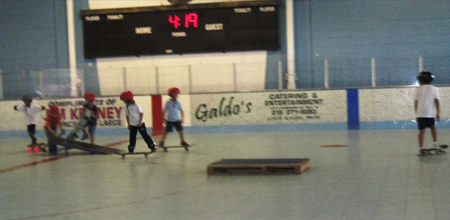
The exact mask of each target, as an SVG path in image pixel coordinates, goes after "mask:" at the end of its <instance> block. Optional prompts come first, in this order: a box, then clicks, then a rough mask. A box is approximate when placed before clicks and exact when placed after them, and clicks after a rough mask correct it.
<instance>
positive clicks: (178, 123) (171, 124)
mask: <svg viewBox="0 0 450 220" xmlns="http://www.w3.org/2000/svg"><path fill="white" fill-rule="evenodd" d="M173 127H175V129H177V131H182V130H183V126H181V121H167V122H166V129H164V131H165V132H172V130H173Z"/></svg>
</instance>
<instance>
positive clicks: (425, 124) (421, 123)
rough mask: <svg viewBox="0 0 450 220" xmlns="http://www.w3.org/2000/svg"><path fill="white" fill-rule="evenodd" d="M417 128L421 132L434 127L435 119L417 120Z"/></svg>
mask: <svg viewBox="0 0 450 220" xmlns="http://www.w3.org/2000/svg"><path fill="white" fill-rule="evenodd" d="M417 127H418V128H419V130H423V129H425V128H432V127H434V118H417Z"/></svg>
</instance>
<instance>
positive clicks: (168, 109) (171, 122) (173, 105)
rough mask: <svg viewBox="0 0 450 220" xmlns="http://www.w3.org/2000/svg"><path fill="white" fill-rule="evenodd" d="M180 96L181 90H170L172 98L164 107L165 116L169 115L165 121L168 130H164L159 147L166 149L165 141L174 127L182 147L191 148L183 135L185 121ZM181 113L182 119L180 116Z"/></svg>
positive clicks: (169, 93)
mask: <svg viewBox="0 0 450 220" xmlns="http://www.w3.org/2000/svg"><path fill="white" fill-rule="evenodd" d="M179 94H180V90H179V89H178V88H170V89H169V92H168V95H169V96H170V100H169V101H167V102H166V106H165V107H164V113H163V115H166V113H167V119H164V121H165V122H166V128H165V129H164V134H163V136H162V138H161V141H160V142H159V146H161V147H164V141H165V139H166V136H167V133H170V132H172V130H173V127H175V129H176V130H177V131H178V134H179V136H180V140H181V146H189V144H188V143H187V142H186V141H184V134H183V126H182V124H183V121H184V112H183V107H182V106H181V103H180V101H178V100H177V99H178V95H179ZM178 112H180V114H181V118H180V116H179V114H178Z"/></svg>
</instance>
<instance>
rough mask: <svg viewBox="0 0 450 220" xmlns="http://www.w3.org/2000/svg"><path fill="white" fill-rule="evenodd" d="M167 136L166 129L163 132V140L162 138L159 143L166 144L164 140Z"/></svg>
mask: <svg viewBox="0 0 450 220" xmlns="http://www.w3.org/2000/svg"><path fill="white" fill-rule="evenodd" d="M166 137H167V132H166V131H164V133H163V135H162V137H161V140H160V144H159V145H161V142H162V143H163V144H164V140H166Z"/></svg>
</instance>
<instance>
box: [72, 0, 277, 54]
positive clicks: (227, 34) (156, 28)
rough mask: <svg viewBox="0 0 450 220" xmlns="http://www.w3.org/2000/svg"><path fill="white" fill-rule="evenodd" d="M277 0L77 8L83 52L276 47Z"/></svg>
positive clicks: (155, 51) (152, 51) (261, 48)
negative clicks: (80, 24)
mask: <svg viewBox="0 0 450 220" xmlns="http://www.w3.org/2000/svg"><path fill="white" fill-rule="evenodd" d="M279 4H280V2H279V0H266V1H242V2H224V3H211V4H190V5H174V6H158V7H140V8H118V9H102V10H81V12H80V15H81V18H82V20H83V36H84V56H85V57H86V58H95V57H114V56H140V55H153V54H185V53H204V52H227V51H249V50H278V49H279V47H280V43H279V35H278V20H279V19H278V5H279Z"/></svg>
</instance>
